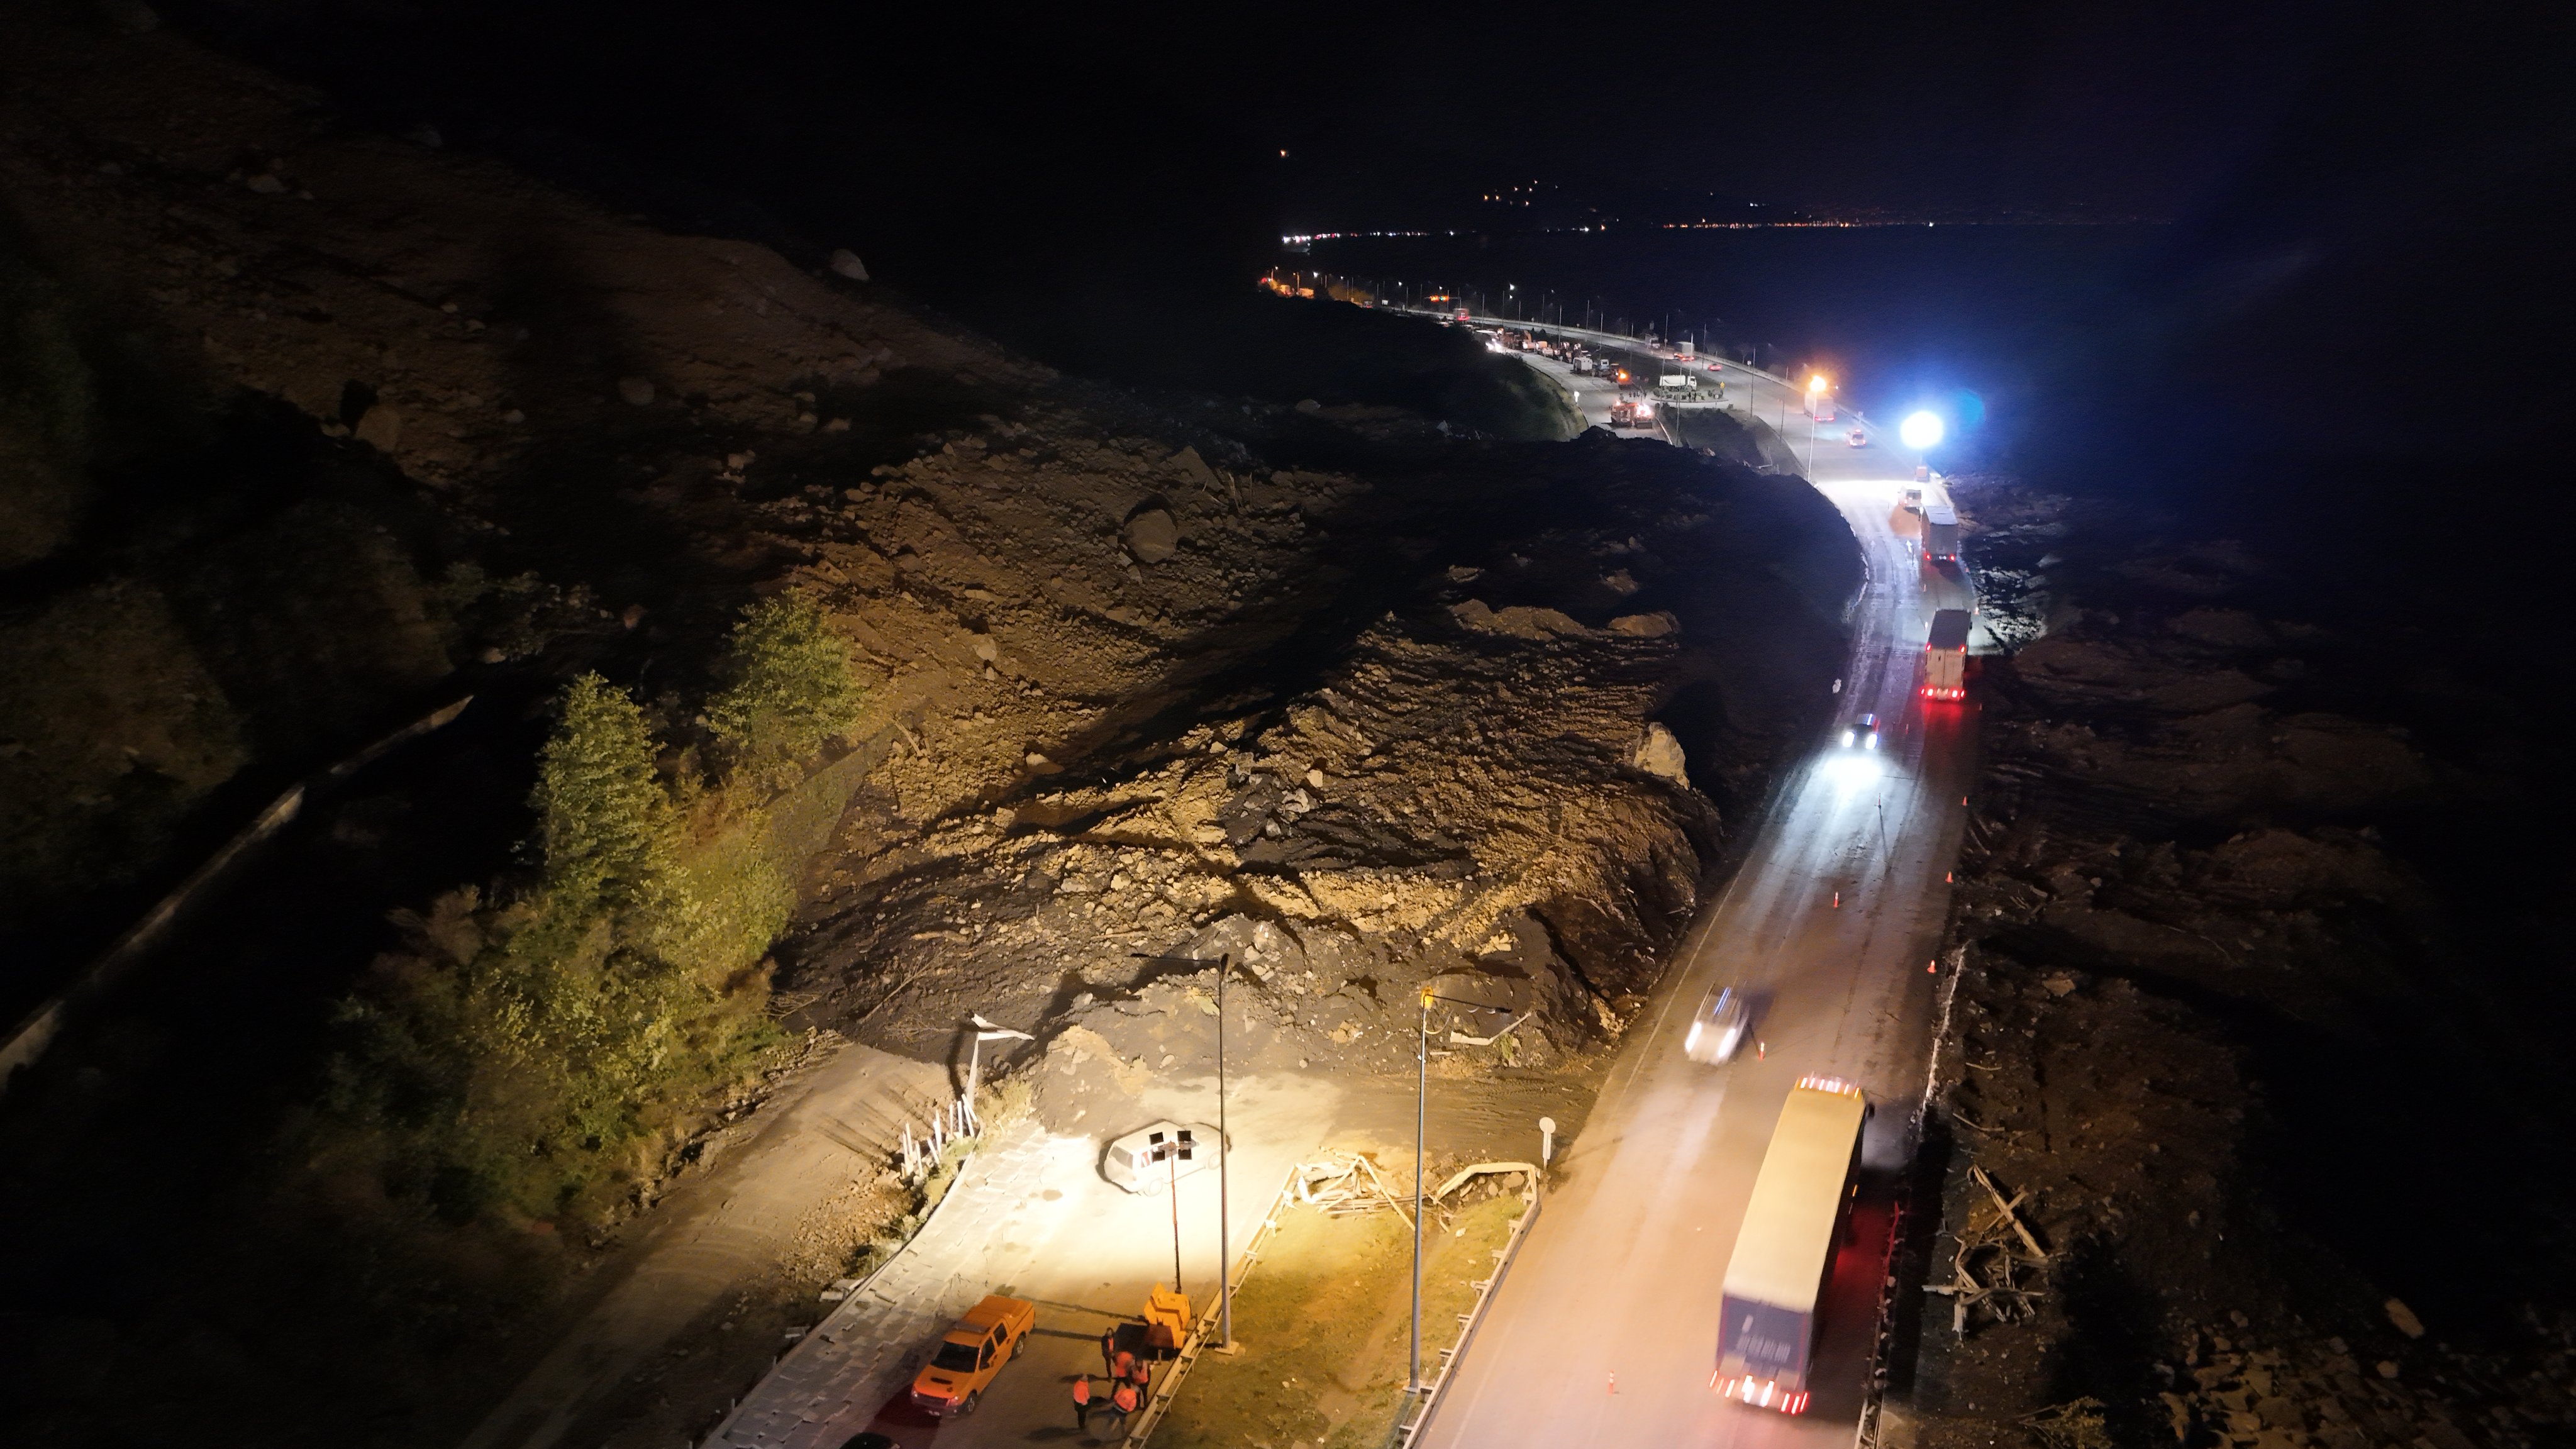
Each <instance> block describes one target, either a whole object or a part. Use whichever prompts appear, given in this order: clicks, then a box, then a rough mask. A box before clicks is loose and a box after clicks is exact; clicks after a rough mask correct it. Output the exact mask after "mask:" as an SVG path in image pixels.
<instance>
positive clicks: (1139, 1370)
mask: <svg viewBox="0 0 2576 1449" xmlns="http://www.w3.org/2000/svg"><path fill="white" fill-rule="evenodd" d="M1127 1381H1128V1382H1129V1383H1132V1384H1134V1385H1135V1386H1136V1392H1138V1393H1140V1394H1143V1395H1144V1396H1146V1397H1147V1398H1152V1397H1153V1395H1154V1364H1153V1361H1152V1360H1151V1359H1142V1358H1140V1359H1138V1360H1136V1362H1135V1363H1134V1365H1133V1366H1131V1367H1130V1368H1129V1370H1128V1373H1127Z"/></svg>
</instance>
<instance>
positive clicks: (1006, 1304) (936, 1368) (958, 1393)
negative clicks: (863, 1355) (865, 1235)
mask: <svg viewBox="0 0 2576 1449" xmlns="http://www.w3.org/2000/svg"><path fill="white" fill-rule="evenodd" d="M1037 1324H1038V1306H1037V1305H1036V1304H1034V1303H1031V1302H1029V1301H1028V1300H1027V1299H1025V1298H1005V1297H1003V1296H1002V1295H1001V1294H999V1293H987V1294H985V1295H984V1301H983V1302H981V1303H978V1304H976V1305H975V1306H974V1307H972V1308H969V1309H967V1310H966V1316H965V1317H963V1318H961V1319H959V1320H957V1326H956V1327H954V1328H951V1329H949V1330H948V1336H947V1337H945V1338H943V1339H941V1340H940V1341H939V1348H938V1350H937V1351H936V1352H934V1353H933V1354H932V1355H931V1356H930V1362H928V1363H926V1364H924V1365H922V1368H921V1372H920V1373H918V1374H915V1375H913V1379H912V1402H913V1404H914V1406H915V1407H917V1408H921V1409H926V1410H928V1411H929V1412H930V1413H931V1415H932V1416H934V1417H936V1418H943V1419H944V1418H946V1417H948V1416H949V1415H951V1414H971V1413H973V1412H975V1406H976V1405H977V1404H979V1403H981V1402H983V1398H984V1390H985V1389H986V1388H987V1387H989V1386H990V1385H991V1384H992V1382H993V1379H994V1376H995V1375H997V1374H999V1373H1001V1371H1002V1365H1004V1364H1006V1363H1009V1362H1010V1361H1011V1355H1012V1354H1014V1353H1016V1352H1018V1351H1019V1347H1020V1344H1021V1343H1022V1342H1023V1341H1024V1340H1026V1339H1027V1338H1028V1336H1029V1333H1030V1331H1031V1330H1032V1329H1034V1328H1036V1327H1037Z"/></svg>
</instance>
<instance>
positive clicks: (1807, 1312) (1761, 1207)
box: [1709, 1077, 1869, 1414]
mask: <svg viewBox="0 0 2576 1449" xmlns="http://www.w3.org/2000/svg"><path fill="white" fill-rule="evenodd" d="M1868 1118H1869V1104H1868V1102H1867V1101H1865V1100H1863V1098H1862V1097H1861V1091H1860V1088H1859V1087H1857V1086H1855V1085H1853V1084H1852V1083H1850V1082H1846V1081H1842V1080H1840V1079H1839V1078H1834V1077H1803V1078H1801V1079H1799V1082H1798V1085H1797V1086H1796V1087H1795V1088H1792V1089H1791V1090H1790V1093H1789V1100H1788V1101H1787V1102H1786V1103H1785V1104H1783V1105H1782V1106H1781V1108H1780V1122H1779V1125H1778V1126H1776V1127H1774V1128H1773V1129H1772V1131H1771V1147H1770V1150H1769V1151H1767V1152H1765V1153H1764V1154H1763V1156H1762V1171H1761V1172H1760V1173H1759V1174H1757V1175H1756V1176H1755V1177H1754V1179H1753V1199H1752V1201H1751V1202H1749V1203H1747V1204H1746V1205H1745V1209H1744V1227H1743V1230H1742V1231H1740V1232H1738V1233H1737V1234H1736V1237H1735V1256H1734V1257H1732V1258H1730V1259H1728V1260H1727V1264H1726V1285H1725V1288H1724V1290H1723V1292H1722V1294H1721V1296H1720V1298H1719V1300H1718V1326H1717V1372H1716V1373H1715V1374H1713V1375H1712V1376H1711V1377H1710V1379H1709V1385H1710V1387H1712V1388H1714V1389H1716V1390H1717V1391H1718V1392H1719V1393H1722V1394H1724V1395H1725V1396H1726V1397H1728V1398H1730V1399H1734V1400H1736V1401H1737V1402H1738V1403H1743V1404H1749V1405H1752V1406H1753V1407H1755V1408H1764V1409H1777V1410H1779V1411H1780V1412H1782V1413H1784V1414H1799V1413H1804V1412H1806V1408H1807V1402H1808V1400H1809V1399H1810V1398H1811V1397H1812V1396H1813V1393H1814V1390H1813V1388H1812V1387H1811V1386H1810V1383H1809V1378H1810V1374H1811V1371H1812V1369H1813V1362H1812V1357H1813V1354H1814V1350H1815V1344H1816V1326H1817V1318H1818V1314H1819V1310H1820V1309H1822V1307H1823V1306H1824V1297H1825V1283H1826V1280H1827V1279H1828V1278H1829V1277H1830V1276H1831V1275H1832V1273H1833V1269H1834V1245H1835V1244H1836V1243H1837V1242H1839V1241H1840V1240H1841V1238H1842V1235H1843V1222H1844V1217H1845V1215H1846V1214H1847V1213H1849V1212H1850V1211H1851V1203H1852V1197H1853V1194H1854V1193H1856V1192H1857V1191H1858V1190H1859V1189H1858V1186H1857V1184H1856V1183H1855V1182H1854V1181H1853V1175H1854V1173H1855V1172H1856V1171H1857V1170H1858V1169H1859V1167H1860V1129H1861V1124H1862V1123H1863V1122H1865V1121H1867V1120H1868Z"/></svg>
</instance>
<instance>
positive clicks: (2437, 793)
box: [1889, 479, 2576, 1449]
mask: <svg viewBox="0 0 2576 1449" xmlns="http://www.w3.org/2000/svg"><path fill="white" fill-rule="evenodd" d="M1957 493H1958V498H1959V501H1960V504H1961V506H1962V509H1963V514H1964V515H1965V516H1966V517H1968V518H1969V519H1970V520H1971V521H1972V523H1973V525H1974V526H1975V531H1976V540H1975V543H1974V545H1973V546H1972V549H1971V555H1972V561H1973V562H1974V563H1975V565H1976V568H1977V571H1978V583H1979V586H1980V594H1981V598H1982V600H1983V605H1984V608H1985V610H1986V612H1985V615H1984V618H1985V620H1986V622H1987V623H1988V624H1989V626H1990V627H1992V628H1993V629H1994V631H1995V633H1996V634H1997V636H1998V637H1999V638H2003V639H2005V640H2007V641H2008V642H2011V643H2014V644H2017V645H2018V647H2017V648H2016V649H2015V650H2014V652H2012V653H2011V654H2010V655H2009V656H1995V657H1991V658H1988V659H1986V660H1983V661H1982V664H1983V674H1982V678H1981V680H1980V681H1979V683H1978V685H1977V697H1979V698H1980V699H1981V700H1982V701H1983V707H1984V716H1983V742H1984V746H1985V750H1986V754H1987V765H1986V771H1985V777H1984V779H1983V781H1982V782H1981V784H1980V787H1979V793H1978V796H1977V802H1976V809H1975V813H1974V815H1973V817H1972V819H1971V822H1970V824H1969V827H1968V832H1967V836H1966V840H1965V843H1964V846H1963V849H1962V854H1961V860H1960V868H1959V871H1958V875H1957V881H1958V885H1957V895H1956V901H1955V906H1954V914H1953V919H1952V926H1951V930H1952V937H1953V941H1954V942H1955V943H1956V947H1955V951H1954V954H1952V955H1951V956H1950V957H1949V958H1948V960H1949V963H1950V967H1949V969H1954V970H1956V971H1957V973H1958V975H1957V979H1956V981H1955V982H1954V984H1953V987H1952V990H1953V991H1954V993H1955V994H1954V996H1953V999H1952V1001H1951V1005H1950V1014H1949V1018H1948V1031H1947V1033H1946V1034H1945V1038H1944V1041H1943V1044H1942V1055H1941V1059H1940V1064H1939V1065H1940V1071H1939V1076H1938V1079H1937V1082H1936V1088H1937V1090H1936V1102H1935V1108H1934V1111H1933V1113H1932V1116H1931V1121H1930V1123H1929V1126H1928V1135H1929V1136H1930V1138H1931V1144H1930V1146H1929V1148H1928V1149H1927V1157H1926V1161H1925V1163H1924V1168H1923V1181H1922V1183H1921V1185H1920V1187H1919V1189H1918V1191H1917V1194H1916V1196H1917V1203H1918V1209H1919V1212H1918V1217H1917V1219H1916V1222H1915V1226H1914V1231H1913V1232H1912V1234H1911V1235H1910V1239H1909V1252H1910V1253H1911V1254H1912V1271H1913V1272H1915V1273H1919V1274H1921V1275H1922V1277H1921V1278H1920V1280H1919V1281H1921V1282H1923V1283H1924V1284H1926V1285H1927V1286H1928V1287H1930V1288H1933V1289H1937V1290H1942V1291H1939V1292H1934V1293H1926V1294H1922V1295H1920V1296H1919V1298H1918V1301H1917V1302H1915V1303H1912V1304H1908V1305H1906V1308H1905V1314H1906V1317H1907V1319H1908V1322H1907V1324H1906V1326H1905V1328H1904V1332H1903V1339H1904V1341H1905V1343H1906V1345H1907V1352H1906V1353H1905V1354H1902V1355H1900V1360H1901V1361H1906V1362H1905V1366H1903V1367H1901V1368H1900V1370H1899V1372H1898V1374H1897V1376H1896V1377H1897V1383H1896V1393H1895V1395H1894V1397H1893V1399H1892V1401H1891V1409H1890V1421H1889V1422H1890V1425H1891V1432H1893V1433H1900V1434H1904V1435H1908V1436H1911V1442H1916V1443H1922V1444H1935V1445H1949V1444H1961V1445H1964V1444H1969V1443H1976V1444H1981V1445H1982V1444H1987V1443H1991V1442H1994V1440H1995V1438H1996V1436H1997V1434H1998V1432H2002V1433H2004V1434H2005V1435H2006V1436H2007V1437H2022V1438H2028V1439H2030V1440H2031V1441H2033V1442H2037V1443H2040V1444H2045V1445H2049V1446H2053V1449H2057V1446H2077V1445H2109V1444H2146V1443H2160V1442H2178V1443H2183V1444H2190V1445H2202V1444H2229V1445H2235V1446H2244V1449H2253V1446H2261V1449H2295V1446H2302V1445H2327V1446H2339V1449H2340V1446H2354V1449H2357V1446H2360V1445H2363V1444H2399V1445H2403V1444H2417V1445H2423V1444H2433V1445H2447V1446H2458V1445H2461V1444H2467V1443H2477V1444H2493V1445H2522V1444H2533V1443H2545V1442H2551V1441H2552V1440H2553V1439H2554V1438H2557V1437H2562V1436H2564V1435H2565V1434H2566V1433H2567V1432H2568V1431H2569V1429H2570V1427H2571V1425H2576V1419H2571V1412H2576V1401H2571V1400H2570V1399H2569V1398H2568V1397H2567V1395H2566V1394H2565V1391H2564V1372H2565V1365H2566V1363H2567V1339H2568V1335H2569V1333H2570V1332H2571V1330H2576V1323H2571V1322H2570V1321H2569V1320H2567V1319H2566V1318H2565V1317H2564V1314H2563V1308H2564V1300H2563V1299H2562V1298H2558V1297H2556V1296H2555V1294H2554V1293H2553V1292H2552V1291H2551V1289H2550V1286H2549V1285H2551V1284H2554V1283H2563V1282H2564V1281H2565V1274H2566V1271H2567V1260H2566V1257H2565V1249H2566V1244H2567V1242H2568V1238H2567V1236H2566V1234H2565V1231H2564V1227H2565V1224H2564V1222H2563V1219H2557V1218H2555V1217H2554V1209H2553V1208H2552V1207H2551V1205H2549V1204H2547V1203H2546V1202H2544V1201H2541V1200H2538V1199H2537V1198H2535V1197H2534V1195H2532V1194H2530V1193H2527V1192H2522V1191H2517V1190H2513V1189H2511V1188H2510V1187H2509V1186H2507V1184H2506V1183H2505V1181H2504V1180H2502V1179H2499V1178H2497V1177H2495V1176H2493V1175H2492V1174H2493V1164H2494V1163H2495V1161H2496V1154H2497V1153H2499V1152H2503V1153H2508V1154H2510V1153H2511V1151H2512V1149H2511V1148H2510V1146H2509V1144H2510V1143H2512V1142H2514V1141H2517V1140H2519V1141H2526V1142H2528V1141H2537V1140H2541V1136H2542V1135H2545V1132H2544V1129H2543V1127H2542V1126H2541V1122H2542V1120H2543V1116H2544V1114H2543V1112H2542V1109H2541V1107H2540V1106H2539V1104H2538V1102H2537V1101H2536V1100H2535V1099H2534V1098H2532V1097H2531V1096H2529V1095H2528V1094H2527V1093H2524V1092H2523V1091H2522V1090H2521V1084H2520V1083H2518V1082H2517V1081H2516V1080H2515V1077H2516V1074H2517V1073H2518V1072H2520V1071H2522V1070H2524V1068H2523V1067H2520V1066H2517V1065H2516V1064H2515V1063H2514V1062H2513V1060H2512V1059H2511V1057H2510V1055H2509V1054H2508V1053H2505V1052H2501V1051H2498V1050H2496V1049H2497V1048H2498V1047H2502V1046H2505V1045H2507V1043H2505V1042H2503V1041H2500V1040H2497V1039H2492V1038H2491V1039H2489V1040H2487V1041H2485V1042H2483V1043H2481V1042H2477V1041H2475V1040H2474V1039H2473V1037H2474V1034H2475V1031H2476V1026H2475V1024H2476V1023H2477V1022H2478V1020H2479V1018H2480V1015H2481V1012H2482V1011H2483V1009H2484V999H2485V998H2486V996H2487V995H2488V993H2491V992H2493V991H2495V990H2497V989H2499V988H2500V986H2501V980H2500V978H2498V977H2497V976H2495V975H2493V974H2490V973H2487V972H2482V971H2481V969H2480V967H2479V964H2478V963H2477V962H2475V961H2473V960H2464V959H2461V957H2460V956H2459V954H2458V945H2457V941H2458V937H2457V934H2456V932H2455V931H2454V929H2453V925H2454V916H2453V912H2454V911H2455V909H2456V906H2457V902H2456V901H2453V900H2450V899H2448V898H2446V892H2445V890H2444V888H2443V883H2442V882H2441V881H2440V880H2439V879H2438V875H2439V872H2438V871H2436V870H2428V869H2427V867H2426V865H2425V860H2424V856H2423V854H2422V853H2420V852H2421V845H2422V842H2424V841H2426V840H2428V839H2434V838H2438V827H2439V824H2440V822H2442V821H2444V820H2445V819H2448V818H2450V817H2452V816H2453V815H2456V814H2458V813H2459V812H2460V811H2462V810H2463V809H2465V808H2468V805H2467V803H2464V802H2474V800H2475V799H2476V798H2477V797H2479V796H2480V795H2481V794H2482V793H2483V789H2484V787H2483V786H2482V783H2481V781H2480V780H2479V779H2478V778H2477V776H2476V775H2475V774H2473V773H2471V772H2470V771H2468V770H2465V769H2463V768H2462V767H2461V766H2460V765H2459V763H2458V762H2457V761H2456V760H2446V759H2443V758H2440V757H2438V756H2435V755H2433V754H2432V753H2430V752H2429V751H2428V750H2427V749H2426V748H2425V747H2424V745H2423V744H2421V743H2420V742H2419V736H2418V734H2417V733H2416V731H2415V730H2414V729H2412V728H2410V724H2411V722H2412V719H2411V717H2410V716H2409V715H2408V714H2407V713H2406V712H2405V709H2404V708H2403V704H2404V701H2403V699H2402V697H2398V696H2395V695H2393V694H2392V692H2391V691H2390V690H2389V689H2388V688H2387V686H2388V683H2389V679H2388V676H2387V674H2386V672H2385V667H2386V664H2387V661H2388V653H2387V651H2386V650H2385V649H2384V648H2381V647H2378V646H2379V643H2380V641H2378V640H2377V639H2374V638H2372V637H2369V636H2368V635H2366V634H2363V633H2362V632H2361V631H2360V630H2358V629H2356V628H2354V627H2352V626H2348V625H2338V623H2337V621H2335V620H2333V619H2330V618H2329V619H2326V620H2322V621H2320V620H2319V619H2318V618H2317V616H2316V615H2315V614H2314V613H2308V612H2305V611H2302V610H2300V609H2299V603H2300V601H2301V600H2302V599H2303V598H2306V599H2308V600H2309V601H2310V602H2311V603H2313V599H2314V594H2313V592H2312V591H2308V590H2304V589H2302V587H2301V586H2300V582H2299V580H2298V578H2297V576H2296V573H2295V570H2294V569H2293V568H2292V567H2291V566H2289V565H2285V564H2283V563H2281V562H2279V561H2277V560H2266V559H2264V558H2262V557H2260V556H2258V555H2257V554H2255V553H2254V552H2253V551H2251V550H2249V549H2248V548H2246V547H2244V546H2242V545H2238V544H2233V543H2226V542H2216V543H2208V542H2203V543H2193V542H2190V541H2188V539H2187V536H2186V537H2185V538H2184V539H2182V540H2176V539H2175V538H2173V537H2172V536H2171V535H2170V534H2163V535H2159V534H2158V533H2155V532H2152V531H2150V530H2148V529H2146V528H2145V527H2143V526H2142V524H2141V520H2140V519H2139V518H2138V517H2137V516H2136V515H2134V514H2132V513H2129V512H2126V511H2124V510H2121V509H2119V508H2115V507H2108V506H2104V505H2099V504H2088V503H2083V502H2079V501H2076V500H2072V499H2068V498H2063V497H2054V496H2049V495H2046V494H2042V493H2039V492H2037V491H2035V490H2030V489H2026V488H2023V487H2020V486H2017V485H2014V484H2012V483H2010V482H2009V481H2007V480H2001V479H1990V480H1970V481H1968V482H1967V483H1965V484H1963V485H1962V486H1960V487H1959V488H1958V489H1957ZM2374 671H2378V672H2374ZM2401 721H2404V722H2401ZM1978 1172H1982V1173H1983V1174H1984V1175H1985V1176H1986V1177H1987V1178H1988V1179H1989V1180H1990V1181H1991V1182H1992V1183H1993V1185H1994V1190H1993V1191H1991V1192H1990V1191H1989V1190H1988V1188H1987V1187H1986V1186H1985V1185H1984V1184H1981V1183H1979V1182H1978V1181H1977V1180H1976V1177H1975V1175H1974V1174H1975V1173H1978ZM2000 1202H2009V1203H2011V1204H2013V1206H2012V1208H2011V1215H2012V1217H2013V1218H2015V1219H2018V1221H2019V1222H2020V1223H2021V1224H2022V1225H2024V1226H2026V1227H2028V1228H2029V1229H2030V1231H2031V1238H2029V1239H2023V1238H2021V1237H2020V1236H2019V1235H2018V1233H2017V1231H2016V1230H2014V1228H2013V1227H2012V1224H2011V1223H2010V1222H2008V1221H2007V1220H2006V1218H2005V1216H2004V1212H2003V1209H2002V1207H2001V1206H2000V1205H1999V1203H2000ZM2408 1304H2412V1305H2413V1306H2412V1307H2409V1306H2407V1305H2408ZM2419 1311H2420V1314H2421V1316H2420V1317H2418V1316H2417V1315H2418V1312H2419Z"/></svg>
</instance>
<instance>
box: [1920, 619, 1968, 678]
mask: <svg viewBox="0 0 2576 1449" xmlns="http://www.w3.org/2000/svg"><path fill="white" fill-rule="evenodd" d="M1923 697H1924V698H1925V699H1965V698H1967V697H1968V611H1967V610H1965V609H1942V610H1940V611H1938V612H1936V613H1934V614H1933V616H1932V637H1931V638H1930V639H1929V640H1928V641H1927V642H1926V643H1925V644H1924V646H1923Z"/></svg>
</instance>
